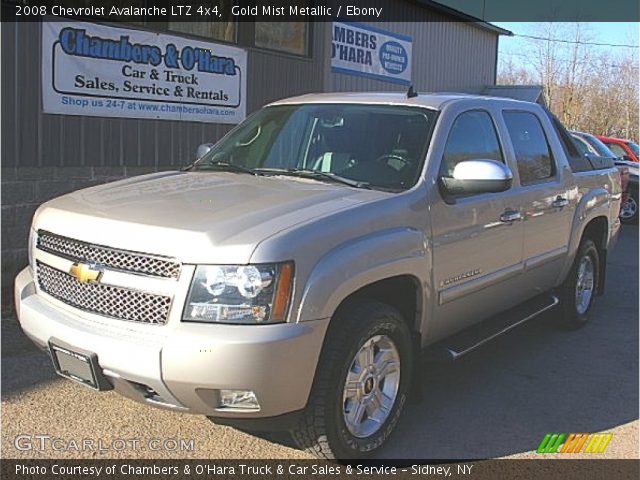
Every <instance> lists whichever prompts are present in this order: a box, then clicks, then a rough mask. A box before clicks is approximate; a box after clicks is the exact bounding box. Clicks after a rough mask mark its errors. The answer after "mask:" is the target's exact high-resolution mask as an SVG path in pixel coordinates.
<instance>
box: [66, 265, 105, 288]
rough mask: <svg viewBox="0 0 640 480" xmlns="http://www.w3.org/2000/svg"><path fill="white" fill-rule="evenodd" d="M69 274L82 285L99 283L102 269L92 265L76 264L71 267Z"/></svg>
mask: <svg viewBox="0 0 640 480" xmlns="http://www.w3.org/2000/svg"><path fill="white" fill-rule="evenodd" d="M69 273H70V274H71V275H72V276H74V277H76V278H77V279H78V281H79V282H82V283H84V282H99V281H100V277H101V276H102V269H101V268H100V267H98V266H97V265H94V264H90V263H81V262H76V263H74V264H73V265H71V268H70V269H69Z"/></svg>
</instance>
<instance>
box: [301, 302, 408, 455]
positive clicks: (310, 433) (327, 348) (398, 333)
mask: <svg viewBox="0 0 640 480" xmlns="http://www.w3.org/2000/svg"><path fill="white" fill-rule="evenodd" d="M394 349H395V351H394ZM367 353H369V354H370V355H371V356H370V357H367ZM356 357H357V358H356ZM370 358H373V360H374V362H371V361H370ZM396 360H397V362H398V364H397V365H396V367H397V368H394V366H393V365H392V362H393V361H396ZM412 360H413V352H412V342H411V334H410V332H409V329H408V327H407V325H406V323H405V321H404V320H403V318H402V316H401V315H400V313H399V312H398V311H397V310H396V309H394V308H392V307H390V306H388V305H385V304H382V303H378V302H374V301H354V302H351V303H349V304H347V305H345V306H344V307H341V308H340V309H339V310H338V311H337V312H336V314H335V315H334V317H333V319H332V320H331V325H330V327H329V331H328V333H327V338H326V340H325V344H324V347H323V351H322V354H321V356H320V361H319V362H318V367H317V370H316V376H315V379H314V383H313V387H312V390H311V393H310V396H309V402H308V404H307V407H306V409H305V411H304V413H303V415H302V417H301V420H300V422H299V423H298V425H297V426H296V427H295V428H294V429H293V430H292V431H291V434H292V437H293V439H294V441H295V442H296V444H297V445H298V447H299V448H301V449H303V450H306V451H307V452H309V453H311V454H312V455H315V456H316V457H318V458H324V459H331V460H335V459H337V460H347V459H352V458H365V457H368V456H370V455H371V454H372V453H373V452H375V451H376V450H377V449H379V448H380V447H381V446H382V445H383V444H384V443H385V442H386V441H387V440H388V438H389V436H390V435H391V433H392V431H393V430H394V428H395V426H396V424H397V422H398V419H399V417H400V415H401V413H402V410H403V408H404V405H405V403H406V401H407V396H408V392H409V389H410V384H411V379H412V374H413V371H412V370H413V365H412ZM376 361H377V364H376ZM361 364H368V365H372V366H374V370H375V368H377V367H380V366H384V365H386V366H387V368H380V369H378V370H375V371H373V372H372V371H369V370H367V369H365V368H362V365H361ZM382 370H385V371H386V376H384V379H383V378H382V377H383V376H382V375H380V377H379V376H378V375H377V373H380V371H382ZM347 376H349V379H350V380H351V388H350V389H347V388H346V381H347ZM394 390H395V392H396V393H395V397H394V398H393V400H390V398H392V397H393V395H392V393H393V391H394ZM382 392H384V395H382V394H381V393H382ZM374 398H375V399H377V400H374ZM377 402H380V403H377ZM377 405H383V406H386V408H380V409H376V406H377ZM347 418H349V419H351V420H352V421H350V422H347ZM360 419H361V420H362V421H360ZM374 420H375V421H374Z"/></svg>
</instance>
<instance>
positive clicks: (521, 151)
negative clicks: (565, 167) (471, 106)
mask: <svg viewBox="0 0 640 480" xmlns="http://www.w3.org/2000/svg"><path fill="white" fill-rule="evenodd" d="M503 116H504V121H505V123H506V125H507V130H508V131H509V137H510V138H511V143H512V144H513V149H514V151H515V154H516V162H517V164H518V173H519V174H520V183H521V184H522V185H526V184H528V183H534V182H539V181H541V180H545V179H548V178H551V177H553V176H554V175H555V167H554V164H553V159H552V158H551V152H550V150H549V144H548V142H547V137H546V136H545V134H544V130H543V129H542V125H541V124H540V120H539V119H538V117H536V116H535V115H534V114H532V113H529V112H504V114H503Z"/></svg>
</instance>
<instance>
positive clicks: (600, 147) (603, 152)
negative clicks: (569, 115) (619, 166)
mask: <svg viewBox="0 0 640 480" xmlns="http://www.w3.org/2000/svg"><path fill="white" fill-rule="evenodd" d="M583 136H584V138H585V139H586V140H587V142H589V143H590V144H591V146H592V147H593V148H594V149H595V151H596V152H597V153H598V155H600V156H601V157H611V158H616V157H617V155H616V154H615V153H613V152H612V151H611V149H610V148H609V147H607V146H606V145H605V144H604V143H602V141H601V140H600V139H599V138H598V137H595V136H593V135H591V134H590V133H583Z"/></svg>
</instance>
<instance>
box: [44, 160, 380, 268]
mask: <svg viewBox="0 0 640 480" xmlns="http://www.w3.org/2000/svg"><path fill="white" fill-rule="evenodd" d="M387 195H388V194H386V193H383V192H377V191H372V190H358V189H355V188H350V187H347V186H342V185H333V184H327V183H322V182H317V181H315V180H306V179H298V178H292V177H279V176H265V177H257V176H251V175H247V174H239V173H229V172H163V173H155V174H151V175H144V176H141V177H135V178H131V179H126V180H121V181H118V182H114V183H110V184H105V185H98V186H95V187H90V188H87V189H84V190H79V191H77V192H73V193H70V194H67V195H64V196H62V197H59V198H56V199H54V200H51V201H50V202H47V203H46V204H44V205H43V206H42V207H40V209H39V210H38V212H37V213H36V216H35V219H34V227H35V228H36V229H44V230H48V231H51V232H52V233H57V234H59V235H64V236H68V237H71V238H76V239H78V240H83V241H86V242H91V243H96V244H101V245H107V246H111V247H114V248H122V249H127V250H135V251H140V252H146V253H155V254H158V255H168V256H172V257H176V258H178V259H180V260H181V261H183V262H185V263H247V262H248V261H249V258H250V257H251V253H252V252H253V250H254V249H255V247H256V246H257V245H258V244H259V243H260V242H261V241H263V240H265V239H267V238H269V237H270V236H272V235H274V234H276V233H278V232H282V231H284V230H287V229H289V228H292V227H293V226H295V225H298V224H301V223H306V222H309V221H312V220H313V219H315V218H318V217H323V216H326V215H330V214H331V213H332V212H336V211H342V210H345V209H349V208H351V207H353V206H355V205H359V204H361V203H363V202H368V201H373V200H376V199H379V198H381V197H383V196H387Z"/></svg>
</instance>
